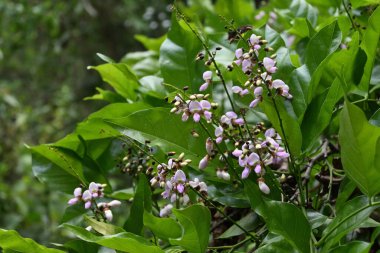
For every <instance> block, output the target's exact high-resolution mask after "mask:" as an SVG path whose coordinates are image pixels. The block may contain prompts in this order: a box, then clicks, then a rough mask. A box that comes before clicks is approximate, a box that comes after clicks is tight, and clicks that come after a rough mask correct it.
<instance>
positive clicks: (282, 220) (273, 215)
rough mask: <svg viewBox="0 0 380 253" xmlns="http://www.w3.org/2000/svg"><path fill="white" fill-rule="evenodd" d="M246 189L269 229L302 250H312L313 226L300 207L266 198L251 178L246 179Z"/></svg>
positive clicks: (252, 203) (254, 208)
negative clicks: (311, 226)
mask: <svg viewBox="0 0 380 253" xmlns="http://www.w3.org/2000/svg"><path fill="white" fill-rule="evenodd" d="M244 189H245V191H246V195H247V196H248V198H249V201H250V203H251V207H252V209H253V210H254V211H255V212H256V213H258V214H259V215H260V216H262V217H263V219H264V220H265V222H266V224H267V226H268V229H269V231H271V232H273V233H276V234H278V235H281V236H283V237H284V238H285V239H286V240H287V241H288V242H289V243H290V244H291V245H292V246H293V247H294V248H296V249H298V250H299V251H300V252H302V253H308V252H310V237H311V228H310V224H309V222H308V220H307V219H306V217H305V216H304V214H303V213H302V211H301V210H300V209H299V208H297V207H296V206H294V205H292V204H289V203H283V202H279V201H267V200H264V199H263V197H262V196H261V192H260V190H259V188H258V186H257V184H255V183H253V182H252V181H251V179H248V180H244Z"/></svg>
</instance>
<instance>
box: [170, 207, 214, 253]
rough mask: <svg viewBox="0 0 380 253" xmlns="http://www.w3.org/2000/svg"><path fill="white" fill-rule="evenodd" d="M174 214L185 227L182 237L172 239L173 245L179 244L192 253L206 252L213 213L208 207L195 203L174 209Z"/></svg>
mask: <svg viewBox="0 0 380 253" xmlns="http://www.w3.org/2000/svg"><path fill="white" fill-rule="evenodd" d="M173 213H174V215H175V216H176V217H177V219H178V221H179V223H180V224H181V225H182V227H183V234H182V237H181V238H180V239H170V243H171V244H172V245H179V246H182V247H183V248H185V249H186V250H187V251H189V252H190V253H204V252H205V251H206V248H207V245H208V240H209V230H210V223H211V214H210V211H209V210H208V208H207V207H205V206H201V205H193V206H190V207H187V208H186V209H183V210H178V209H173Z"/></svg>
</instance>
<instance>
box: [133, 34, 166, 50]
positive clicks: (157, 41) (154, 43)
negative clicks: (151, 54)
mask: <svg viewBox="0 0 380 253" xmlns="http://www.w3.org/2000/svg"><path fill="white" fill-rule="evenodd" d="M135 39H136V40H137V41H139V42H141V44H143V45H144V47H145V48H146V49H148V50H152V51H155V52H159V51H160V47H161V45H162V43H163V42H164V41H165V39H166V35H163V36H161V37H159V38H148V37H147V36H145V35H142V34H137V35H135Z"/></svg>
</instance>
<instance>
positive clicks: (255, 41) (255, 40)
mask: <svg viewBox="0 0 380 253" xmlns="http://www.w3.org/2000/svg"><path fill="white" fill-rule="evenodd" d="M260 39H261V37H260V36H257V35H256V34H252V35H251V37H250V38H249V42H250V43H251V46H252V47H253V49H255V50H259V49H260V48H261V46H260Z"/></svg>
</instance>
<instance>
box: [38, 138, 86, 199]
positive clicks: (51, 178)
mask: <svg viewBox="0 0 380 253" xmlns="http://www.w3.org/2000/svg"><path fill="white" fill-rule="evenodd" d="M31 151H32V169H33V173H34V175H35V176H36V177H37V178H38V179H39V180H41V181H42V182H44V183H46V184H47V185H49V187H50V188H51V189H54V190H58V191H63V192H66V193H70V194H72V191H73V190H74V188H75V187H78V185H79V184H80V183H83V184H86V183H87V180H86V179H85V178H84V175H83V168H82V164H81V163H80V161H78V159H77V158H75V157H74V156H73V155H72V154H71V153H70V152H68V151H65V150H63V149H60V148H56V147H53V146H51V145H40V146H36V147H32V148H31Z"/></svg>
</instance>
